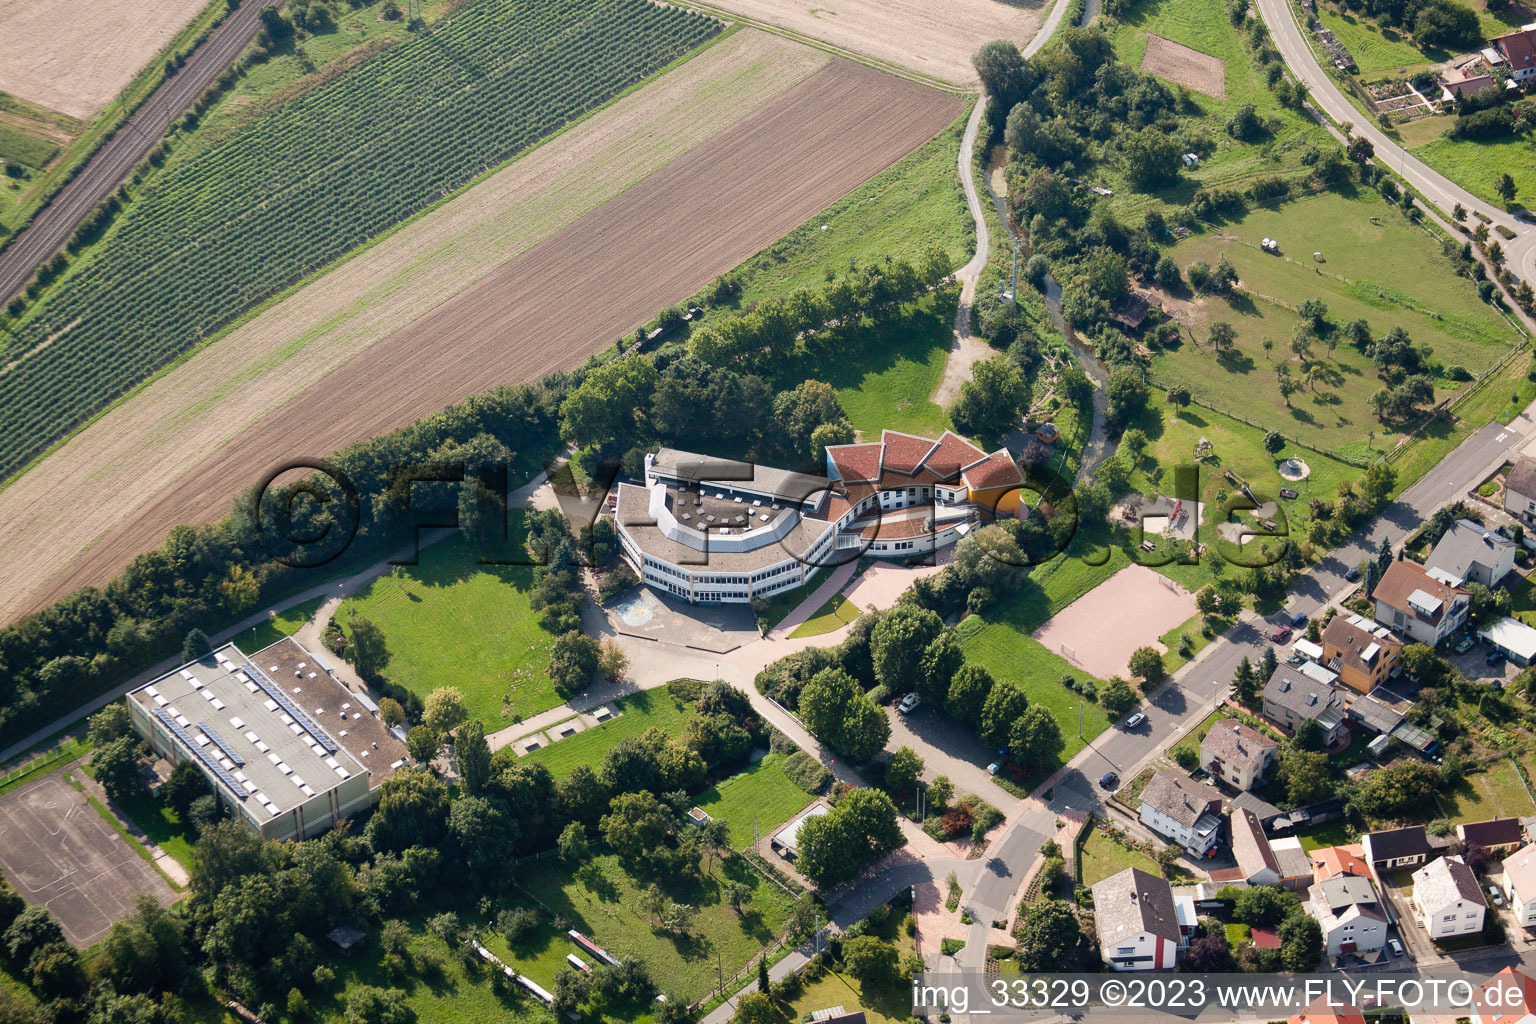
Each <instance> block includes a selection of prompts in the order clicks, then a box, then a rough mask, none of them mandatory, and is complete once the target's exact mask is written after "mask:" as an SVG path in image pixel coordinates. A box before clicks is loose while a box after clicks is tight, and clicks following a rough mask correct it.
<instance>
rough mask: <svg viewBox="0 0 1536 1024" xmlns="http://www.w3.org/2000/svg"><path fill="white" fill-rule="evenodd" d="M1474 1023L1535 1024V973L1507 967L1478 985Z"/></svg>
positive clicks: (1473, 1015)
mask: <svg viewBox="0 0 1536 1024" xmlns="http://www.w3.org/2000/svg"><path fill="white" fill-rule="evenodd" d="M1472 1003H1473V1006H1474V1007H1475V1009H1474V1010H1473V1011H1472V1013H1471V1015H1470V1016H1471V1020H1472V1024H1536V977H1532V976H1531V975H1530V974H1528V973H1526V972H1525V971H1521V970H1517V969H1515V968H1514V967H1506V968H1504V969H1503V970H1502V971H1500V972H1498V973H1497V974H1495V975H1494V976H1493V977H1491V978H1489V979H1488V980H1487V981H1485V982H1483V983H1482V984H1481V985H1479V986H1478V987H1477V991H1476V993H1475V994H1474V995H1473V997H1472Z"/></svg>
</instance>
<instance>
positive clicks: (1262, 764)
mask: <svg viewBox="0 0 1536 1024" xmlns="http://www.w3.org/2000/svg"><path fill="white" fill-rule="evenodd" d="M1279 749H1280V745H1279V744H1278V743H1276V742H1275V741H1274V740H1272V739H1270V738H1269V737H1268V736H1265V735H1264V734H1263V733H1261V732H1258V731H1257V730H1255V729H1250V728H1249V727H1248V726H1246V725H1244V724H1243V723H1241V722H1238V721H1234V720H1232V719H1222V720H1221V721H1219V722H1217V723H1216V724H1215V725H1213V726H1211V728H1210V731H1208V732H1207V733H1206V734H1205V738H1204V739H1202V740H1201V741H1200V767H1202V768H1204V769H1205V770H1206V771H1208V772H1210V773H1211V776H1212V777H1213V778H1218V779H1221V780H1222V781H1223V782H1226V783H1229V784H1230V785H1233V786H1236V787H1237V788H1238V789H1252V788H1253V786H1254V783H1256V782H1258V781H1259V780H1260V779H1262V778H1263V777H1264V772H1265V770H1267V769H1268V768H1269V765H1270V763H1271V762H1273V761H1274V760H1275V756H1276V752H1277V751H1278V750H1279Z"/></svg>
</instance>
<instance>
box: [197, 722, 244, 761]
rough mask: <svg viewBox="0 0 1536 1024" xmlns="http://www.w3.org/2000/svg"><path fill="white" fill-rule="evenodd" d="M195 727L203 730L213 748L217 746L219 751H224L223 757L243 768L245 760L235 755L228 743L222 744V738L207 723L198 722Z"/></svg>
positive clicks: (233, 749)
mask: <svg viewBox="0 0 1536 1024" xmlns="http://www.w3.org/2000/svg"><path fill="white" fill-rule="evenodd" d="M197 727H198V728H199V729H201V730H203V733H204V734H205V735H206V736H207V737H208V738H209V739H211V740H213V742H214V745H215V746H217V747H218V748H219V749H220V750H222V751H224V756H225V757H227V758H229V759H230V760H231V761H233V762H235V764H237V765H239V766H240V767H242V768H244V767H245V758H243V757H241V756H240V755H239V754H237V753H235V748H234V747H232V746H230V745H229V744H228V743H226V742H224V737H222V736H220V735H219V734H218V733H217V732H216V731H215V730H214V728H213V726H211V725H209V724H208V723H207V722H198V723H197Z"/></svg>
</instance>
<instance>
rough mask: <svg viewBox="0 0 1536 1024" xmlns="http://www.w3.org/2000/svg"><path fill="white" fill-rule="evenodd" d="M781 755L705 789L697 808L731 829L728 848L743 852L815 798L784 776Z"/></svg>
mask: <svg viewBox="0 0 1536 1024" xmlns="http://www.w3.org/2000/svg"><path fill="white" fill-rule="evenodd" d="M784 756H785V755H783V754H769V755H768V756H767V757H765V758H763V759H762V760H761V761H758V762H756V763H754V764H752V765H750V766H748V767H747V768H746V769H745V770H743V771H740V772H737V773H736V774H735V775H732V776H731V777H730V778H728V779H725V780H724V781H722V782H720V783H719V784H717V785H714V786H711V787H710V788H709V789H706V790H705V791H704V792H703V793H702V794H700V795H699V798H698V801H697V802H698V806H699V807H702V808H703V809H704V810H705V811H706V812H708V813H709V815H710V817H712V818H714V819H715V820H716V821H723V822H725V823H726V825H727V826H729V827H730V830H731V845H732V846H734V847H736V849H738V850H742V849H746V848H747V847H749V846H751V845H752V843H753V842H754V839H755V837H754V836H753V827H754V825H755V826H756V829H757V835H758V836H766V835H768V834H770V833H771V832H773V831H775V830H776V829H777V828H778V827H779V826H780V825H782V824H784V822H786V821H788V820H789V819H790V818H793V817H794V816H795V815H796V814H798V813H800V811H802V810H804V809H805V807H806V806H807V805H808V804H809V803H810V802H811V801H812V800H814V799H815V797H813V796H811V795H810V794H808V793H806V791H805V790H803V789H801V788H800V787H799V786H797V785H795V784H794V782H792V781H791V780H790V778H789V776H788V775H785V774H784V769H783V767H782V764H783V761H784Z"/></svg>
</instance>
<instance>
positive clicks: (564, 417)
mask: <svg viewBox="0 0 1536 1024" xmlns="http://www.w3.org/2000/svg"><path fill="white" fill-rule="evenodd" d="M656 378H657V371H656V364H655V363H654V362H652V361H651V360H649V359H620V360H617V361H615V362H611V363H605V364H603V365H600V366H596V367H593V368H592V369H590V370H588V371H587V374H586V377H585V378H584V379H583V380H582V382H581V384H580V385H579V386H578V387H576V388H575V389H574V390H572V391H571V392H570V394H569V395H567V396H566V399H565V401H564V402H562V403H561V404H560V436H561V437H562V438H564V439H565V440H566V441H569V442H570V443H571V444H573V445H575V446H576V447H577V448H588V447H591V448H596V449H599V450H601V449H607V448H611V447H614V446H615V445H618V444H623V445H624V446H625V447H627V446H628V445H629V444H630V443H631V439H632V438H634V437H636V436H638V435H639V434H640V432H641V431H640V426H639V421H640V417H641V416H642V410H645V409H648V408H650V405H651V397H652V395H654V394H655V391H656Z"/></svg>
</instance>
